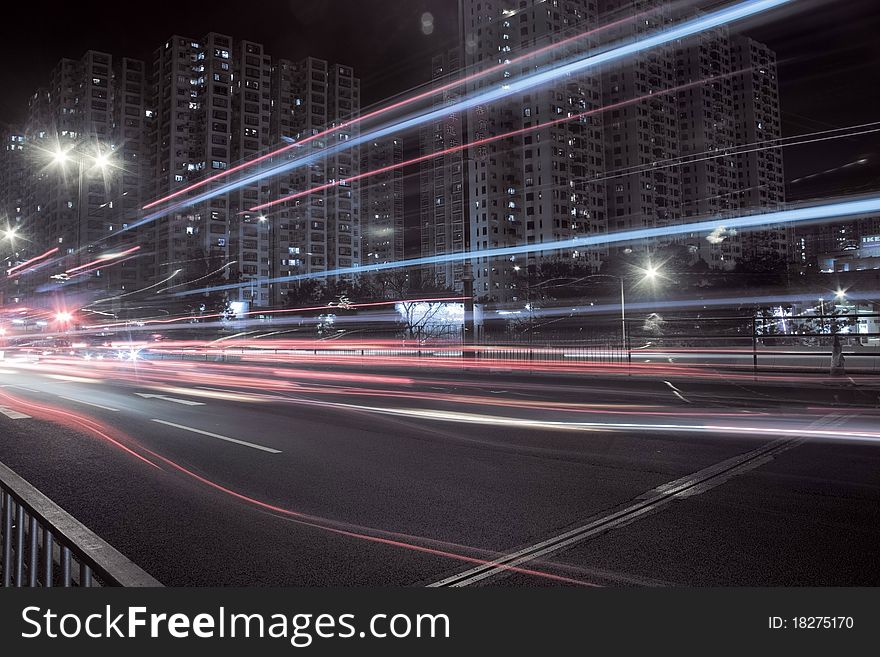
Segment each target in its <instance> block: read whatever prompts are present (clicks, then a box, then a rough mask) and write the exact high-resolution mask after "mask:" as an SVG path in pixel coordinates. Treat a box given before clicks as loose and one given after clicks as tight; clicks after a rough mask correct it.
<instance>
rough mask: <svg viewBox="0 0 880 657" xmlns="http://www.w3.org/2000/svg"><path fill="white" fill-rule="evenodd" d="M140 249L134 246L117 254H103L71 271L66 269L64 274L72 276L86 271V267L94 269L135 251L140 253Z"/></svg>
mask: <svg viewBox="0 0 880 657" xmlns="http://www.w3.org/2000/svg"><path fill="white" fill-rule="evenodd" d="M140 249H141V247H139V246H135V247H132V248H130V249H127V250H125V251H120V252H119V253H104V254H102V255H100V256H98V258H97V259H96V260H93V261H92V262H87V263H86V264H84V265H79V266H78V267H73V268H71V269H68V270H67V271H65V272H64V273H65V274H73V273H74V272H78V271H81V270H83V269H86V268H87V267H95V266H96V265H103V264H106V263H108V262H111V261H113V260H118V259H119V258H122V257H125V256H127V255H130V254H132V253H134V252H135V251H140Z"/></svg>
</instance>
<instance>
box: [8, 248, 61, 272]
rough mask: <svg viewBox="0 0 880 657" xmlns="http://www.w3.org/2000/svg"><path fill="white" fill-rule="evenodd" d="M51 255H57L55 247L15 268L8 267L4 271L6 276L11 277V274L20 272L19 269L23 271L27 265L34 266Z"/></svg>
mask: <svg viewBox="0 0 880 657" xmlns="http://www.w3.org/2000/svg"><path fill="white" fill-rule="evenodd" d="M53 253H58V247H57V246H56V247H55V248H54V249H49V250H48V251H46V252H45V253H42V254H40V255H38V256H36V257H34V258H31V259H30V260H26V261H24V262H22V263H20V264H18V265H15V267H10V268H9V269H7V270H6V275H7V276H11V275H12V274H13V273H15V272H17V271H18V270H20V269H23V268H25V267H27V266H29V265H32V264H34V263H36V262H39V261H41V260H43V259H44V258H48V257H49V256H50V255H52V254H53Z"/></svg>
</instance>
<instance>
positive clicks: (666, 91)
mask: <svg viewBox="0 0 880 657" xmlns="http://www.w3.org/2000/svg"><path fill="white" fill-rule="evenodd" d="M742 72H743V71H734V72H732V73H728V74H725V75H721V76H713V77H709V78H705V79H703V80H697V81H695V82H688V83H687V84H682V85H678V86H675V87H669V88H668V89H663V90H661V91H657V92H655V93H649V94H645V95H644V96H637V97H635V98H630V99H627V100H623V101H620V102H618V103H612V104H611V105H604V106H602V107H597V108H595V109H591V110H587V111H585V112H578V113H577V114H571V115H569V116H563V117H561V118H558V119H554V120H552V121H547V122H545V123H539V124H537V125H533V126H528V127H525V128H518V129H516V130H511V131H510V132H505V133H502V134H500V135H492V136H491V137H485V138H483V139H477V140H476V141H472V142H468V143H466V144H459V145H458V146H452V147H450V148H447V149H444V150H442V151H437V152H436V153H428V154H426V155H420V156H419V157H415V158H412V159H410V160H406V161H405V162H397V163H395V164H389V165H388V166H384V167H380V168H378V169H374V170H372V171H365V172H364V173H360V174H357V175H355V176H351V177H349V178H343V179H340V180H334V181H331V182H329V183H325V184H323V185H318V186H317V187H311V188H309V189H305V190H302V191H300V192H296V193H294V194H290V195H288V196H283V197H281V198H277V199H275V200H274V201H269V202H268V203H263V204H261V205H255V206H254V207H252V208H250V209H249V210H248V211H249V212H257V211H259V210H264V209H266V208H270V207H273V206H276V205H279V204H281V203H285V202H287V201H293V200H295V199H298V198H302V197H303V196H308V195H309V194H313V193H315V192H320V191H323V190H325V189H330V188H331V187H336V186H337V185H339V184H340V183H342V182H353V181H356V180H362V179H364V178H368V177H370V176H375V175H378V174H380V173H386V172H388V171H394V170H396V169H401V168H404V167H408V166H412V165H414V164H418V163H419V162H424V161H425V160H431V159H434V158H437V157H443V156H444V155H450V154H452V153H457V152H460V151H463V150H466V149H468V148H474V147H477V146H483V145H485V144H490V143H492V142H495V141H501V140H502V139H509V138H510V137H516V136H518V135H522V134H526V133H529V132H534V131H536V130H541V129H542V128H548V127H552V126H554V125H559V124H560V123H568V122H569V121H577V120H578V119H582V118H585V117H588V116H592V115H594V114H601V113H602V112H608V111H611V110H614V109H619V108H621V107H626V106H627V105H632V104H634V103H640V102H642V101H644V100H648V99H650V98H654V97H656V96H663V95H666V94H671V93H677V92H679V91H682V90H684V89H688V88H690V87H694V86H699V85H702V84H706V83H709V82H712V81H714V80H718V79H721V78H724V77H731V76H734V75H739V74H740V73H742Z"/></svg>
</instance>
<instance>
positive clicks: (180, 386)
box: [0, 360, 880, 586]
mask: <svg viewBox="0 0 880 657" xmlns="http://www.w3.org/2000/svg"><path fill="white" fill-rule="evenodd" d="M844 383H845V385H844V384H840V383H838V382H834V383H830V382H828V381H825V382H822V381H815V380H804V381H803V382H801V383H799V382H798V380H797V378H796V377H793V378H791V377H790V378H788V379H786V380H784V381H768V382H760V381H758V382H751V383H749V382H744V381H739V380H728V379H724V378H714V379H705V378H699V377H694V378H689V377H687V376H686V375H682V374H681V373H679V375H678V377H677V378H675V379H670V378H668V377H666V378H664V377H662V376H646V377H620V376H618V377H611V376H608V377H606V376H602V377H586V376H583V377H581V376H565V375H545V376H531V375H529V374H527V373H520V372H503V371H501V372H499V371H494V372H491V371H485V372H484V371H461V370H455V369H449V370H447V371H442V372H437V371H428V370H416V369H408V368H393V367H388V368H382V369H380V368H369V367H364V366H363V365H362V364H361V365H360V366H358V367H353V368H345V367H338V366H326V367H322V366H321V365H320V363H317V364H313V365H312V366H310V367H300V368H292V367H291V368H282V367H276V366H272V365H268V366H259V365H246V364H234V363H230V364H220V363H194V362H173V361H167V362H161V363H152V362H151V363H125V362H112V363H111V362H103V363H94V362H89V363H86V362H82V361H73V360H71V361H61V360H58V361H53V360H44V361H42V362H40V363H23V362H9V361H7V362H5V363H0V386H2V388H0V461H2V462H3V463H5V464H6V465H8V466H9V467H11V468H12V469H13V470H15V471H16V472H18V473H19V474H20V475H21V476H23V477H24V478H25V479H27V480H28V481H30V482H31V483H32V484H33V485H35V486H36V487H37V488H38V489H40V490H41V491H42V492H43V493H45V494H46V495H48V496H49V497H50V498H52V499H53V500H55V501H56V502H57V503H59V504H60V505H61V506H62V507H64V508H65V509H66V510H67V511H68V512H70V513H71V514H73V515H74V516H75V517H76V518H78V519H79V520H80V521H82V522H83V523H85V524H86V525H87V526H88V527H90V528H91V529H92V530H94V531H95V532H96V533H98V534H99V535H100V536H102V537H103V538H104V539H106V540H107V541H109V542H110V543H111V544H112V545H114V546H115V547H116V548H118V549H119V550H120V551H122V552H123V553H124V554H126V555H127V556H129V557H130V558H131V559H133V560H134V561H135V562H136V563H137V564H138V565H140V566H141V567H143V568H144V569H145V570H147V571H148V572H149V573H150V574H152V575H153V576H154V577H156V578H157V579H158V580H159V581H161V582H163V583H164V584H166V585H177V586H188V585H218V584H220V585H290V586H297V585H316V586H317V585H320V586H352V585H375V584H382V585H437V584H440V585H451V586H485V585H501V586H511V585H522V586H546V585H578V584H587V585H597V586H653V585H760V586H764V585H768V586H769V585H817V584H829V585H877V584H880V568H878V554H880V551H878V550H877V549H876V545H877V539H878V538H880V522H878V521H880V451H878V447H880V445H878V443H877V440H880V433H878V431H880V422H878V418H880V406H878V390H877V389H876V388H875V387H873V383H871V382H865V383H864V384H862V383H861V382H844ZM853 383H858V384H859V385H852V384H853ZM21 416H27V417H21ZM498 564H501V565H500V566H499V565H498Z"/></svg>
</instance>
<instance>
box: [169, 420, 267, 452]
mask: <svg viewBox="0 0 880 657" xmlns="http://www.w3.org/2000/svg"><path fill="white" fill-rule="evenodd" d="M152 421H153V422H158V423H159V424H164V425H166V426H169V427H174V428H175V429H182V430H184V431H192V432H193V433H200V434H202V435H203V436H210V437H211V438H216V439H217V440H225V441H226V442H229V443H235V444H236V445H244V446H245V447H251V448H253V449H259V450H261V451H263V452H269V453H270V454H280V453H281V450H280V449H273V448H271V447H265V446H263V445H257V444H255V443H249V442H247V441H246V440H239V439H238V438H230V437H229V436H221V435H220V434H219V433H211V432H210V431H203V430H202V429H194V428H193V427H186V426H184V425H182V424H175V423H174V422H168V421H166V420H157V419H153V420H152Z"/></svg>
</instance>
